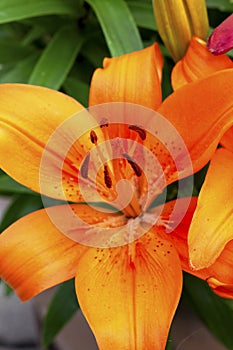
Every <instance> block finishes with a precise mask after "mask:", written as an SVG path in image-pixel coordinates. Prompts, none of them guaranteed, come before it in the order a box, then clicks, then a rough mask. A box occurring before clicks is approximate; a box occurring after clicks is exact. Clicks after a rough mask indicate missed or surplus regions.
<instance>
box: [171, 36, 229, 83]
mask: <svg viewBox="0 0 233 350" xmlns="http://www.w3.org/2000/svg"><path fill="white" fill-rule="evenodd" d="M226 68H233V62H232V61H231V59H230V58H229V57H227V56H225V55H221V56H218V57H216V56H214V55H212V54H211V53H210V51H209V50H208V49H207V47H206V44H205V42H204V41H203V40H201V39H199V38H198V37H196V36H194V37H193V38H192V40H191V42H190V45H189V48H188V50H187V52H186V54H185V56H184V57H183V58H182V59H181V60H180V61H179V62H178V63H177V64H176V65H175V67H174V68H173V71H172V75H171V79H172V87H173V89H174V90H176V89H178V88H179V87H181V86H183V85H186V84H187V83H191V82H192V81H195V80H198V79H201V78H204V77H207V76H208V75H211V74H213V73H214V72H216V71H219V70H222V69H226Z"/></svg>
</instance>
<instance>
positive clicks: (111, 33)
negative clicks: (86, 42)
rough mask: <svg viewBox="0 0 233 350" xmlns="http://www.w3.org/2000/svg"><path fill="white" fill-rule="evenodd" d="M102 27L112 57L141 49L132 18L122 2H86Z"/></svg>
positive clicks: (117, 0) (94, 0)
mask: <svg viewBox="0 0 233 350" xmlns="http://www.w3.org/2000/svg"><path fill="white" fill-rule="evenodd" d="M86 2H87V3H88V4H89V5H90V6H91V7H92V8H93V10H94V11H95V13H96V16H97V18H98V20H99V22H100V25H101V27H102V30H103V33H104V36H105V39H106V42H107V45H108V48H109V51H110V53H111V55H112V56H113V57H115V56H120V55H123V54H126V53H129V52H132V51H137V50H140V49H142V48H143V44H142V40H141V38H140V34H139V32H138V29H137V26H136V24H135V21H134V19H133V16H132V14H131V12H130V10H129V8H128V6H127V5H126V3H125V2H124V1H123V0H114V1H109V0H86Z"/></svg>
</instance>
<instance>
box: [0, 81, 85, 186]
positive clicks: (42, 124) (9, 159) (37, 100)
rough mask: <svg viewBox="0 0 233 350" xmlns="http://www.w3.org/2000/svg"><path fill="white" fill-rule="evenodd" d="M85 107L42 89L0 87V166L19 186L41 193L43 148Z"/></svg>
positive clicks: (32, 87) (13, 85)
mask: <svg viewBox="0 0 233 350" xmlns="http://www.w3.org/2000/svg"><path fill="white" fill-rule="evenodd" d="M82 109H83V107H82V106H81V105H80V104H79V103H78V102H76V101H75V100H74V99H72V98H70V97H68V96H66V95H64V94H62V93H59V92H56V91H53V90H50V89H46V88H42V87H37V86H29V85H20V84H2V85H0V114H1V116H0V147H1V157H0V166H1V168H2V169H3V170H5V171H6V172H7V173H8V174H9V175H10V176H12V177H13V178H14V179H16V180H17V181H19V182H20V183H22V184H24V185H26V186H28V187H30V188H31V189H33V190H35V191H39V167H40V161H41V156H42V152H43V148H44V146H45V145H46V143H47V141H48V139H49V137H50V136H51V134H52V133H53V131H54V130H56V128H57V127H58V126H59V125H60V124H61V123H62V122H63V121H64V120H66V118H68V117H69V116H71V115H72V114H74V113H76V112H78V111H80V110H82Z"/></svg>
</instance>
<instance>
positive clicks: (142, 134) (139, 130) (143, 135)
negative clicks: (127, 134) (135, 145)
mask: <svg viewBox="0 0 233 350" xmlns="http://www.w3.org/2000/svg"><path fill="white" fill-rule="evenodd" d="M128 128H129V129H130V130H133V131H136V132H137V133H138V135H139V137H140V138H141V140H142V141H144V140H145V139H146V130H144V129H142V128H141V127H140V126H138V125H129V127H128Z"/></svg>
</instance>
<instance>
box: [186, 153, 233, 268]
mask: <svg viewBox="0 0 233 350" xmlns="http://www.w3.org/2000/svg"><path fill="white" fill-rule="evenodd" d="M232 188H233V154H232V153H231V152H229V151H227V150H225V149H219V150H217V151H216V153H215V155H214V156H213V158H212V160H211V163H210V167H209V170H208V172H207V176H206V179H205V182H204V184H203V187H202V189H201V192H200V194H199V198H198V204H197V209H196V211H195V214H194V216H193V220H192V223H191V226H190V231H189V239H188V242H189V251H190V261H191V263H192V266H193V267H194V268H196V269H201V268H204V267H208V266H210V265H211V264H213V263H214V262H215V260H216V259H217V257H218V256H219V255H220V253H221V252H222V250H223V249H224V247H225V245H226V244H227V242H229V241H230V240H232V239H233V231H232V227H233V197H232Z"/></svg>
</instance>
